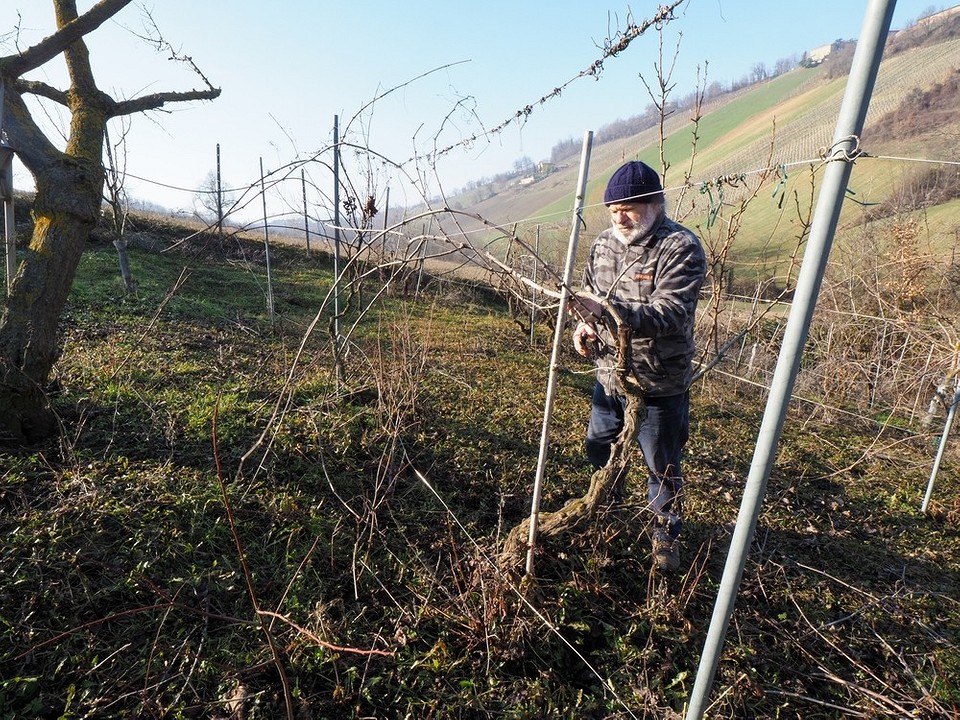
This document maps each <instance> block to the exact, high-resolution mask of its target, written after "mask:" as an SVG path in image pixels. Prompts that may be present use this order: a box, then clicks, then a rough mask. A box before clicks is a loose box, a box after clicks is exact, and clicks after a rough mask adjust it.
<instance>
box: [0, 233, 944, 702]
mask: <svg viewBox="0 0 960 720" xmlns="http://www.w3.org/2000/svg"><path fill="white" fill-rule="evenodd" d="M249 250H250V252H251V253H253V254H255V253H256V248H255V246H251V247H250V248H249ZM248 257H249V258H250V259H255V258H254V257H252V256H251V255H248ZM133 262H134V272H135V274H136V276H137V277H138V278H139V279H140V281H141V291H140V293H139V295H138V296H137V297H136V298H129V297H124V296H123V294H122V291H121V287H120V283H119V279H118V278H117V277H116V273H115V271H114V265H115V256H114V253H113V251H112V250H111V249H109V248H108V247H99V248H93V249H92V250H91V252H89V253H88V254H87V255H86V256H85V257H84V260H83V263H82V266H81V268H80V273H79V277H78V280H77V283H76V287H75V288H74V292H73V294H72V296H71V303H70V308H69V313H68V317H67V322H66V324H65V335H66V346H65V353H64V357H63V359H62V360H61V362H60V363H59V364H58V385H59V388H60V392H61V395H60V396H59V397H58V398H57V399H56V404H57V407H58V408H59V410H60V412H61V413H62V414H63V418H64V423H65V428H66V430H67V432H66V434H65V437H64V440H63V442H62V443H60V444H58V445H51V446H48V447H42V448H35V449H34V450H33V451H31V452H27V453H17V454H11V453H6V454H4V455H3V456H2V467H3V468H4V470H3V475H2V485H0V507H2V512H0V523H2V527H0V531H2V533H3V535H4V537H5V542H4V545H3V548H2V554H0V613H2V615H0V635H2V642H0V648H2V651H0V652H2V654H0V717H26V716H30V717H61V716H63V717H88V716H94V717H120V716H127V717H225V716H227V714H228V710H229V709H230V707H234V708H236V707H240V706H242V707H243V708H244V711H245V712H246V713H247V715H246V716H247V717H268V718H272V717H280V716H283V709H282V708H283V706H284V701H283V684H284V683H283V681H282V680H281V678H280V677H279V676H278V674H277V672H276V666H275V664H273V663H272V661H271V660H272V658H273V657H274V653H276V655H277V656H278V657H279V658H280V660H281V664H282V666H283V668H284V671H285V674H286V684H287V686H288V687H289V688H290V690H291V694H292V696H293V698H294V699H293V705H294V707H295V710H296V712H297V713H298V716H302V717H317V718H333V717H338V718H339V717H345V718H360V717H378V718H389V717H407V716H410V717H423V718H450V717H460V718H484V717H514V718H525V717H538V718H547V717H556V718H608V717H630V716H633V717H650V718H667V717H675V713H677V712H680V711H681V710H682V708H683V703H684V700H685V698H686V696H687V693H688V692H689V690H690V688H691V684H692V680H693V676H694V674H695V671H696V663H697V659H698V656H699V652H700V649H701V647H702V644H703V640H704V634H705V631H706V627H707V624H708V622H709V617H710V612H711V607H712V604H713V602H714V599H715V596H716V591H717V583H718V579H719V576H720V573H721V569H722V565H723V562H724V553H725V550H724V548H725V546H726V542H727V540H728V537H729V524H730V523H731V522H732V521H733V519H734V517H735V514H736V506H737V503H738V501H739V494H740V488H741V485H742V479H743V477H744V476H745V474H746V472H747V467H748V465H749V462H750V448H751V447H752V445H753V443H754V439H755V435H756V430H757V426H758V422H759V417H760V402H761V400H762V398H760V397H758V396H753V395H751V394H749V393H744V392H743V391H742V390H740V391H734V390H732V389H731V388H728V387H725V386H724V384H723V382H722V380H721V379H720V378H719V377H717V378H711V379H710V380H708V381H707V382H705V383H704V384H702V385H700V386H698V387H697V388H696V391H695V393H694V428H693V438H692V440H691V445H690V448H689V449H690V452H689V460H688V464H687V468H686V469H687V474H688V477H689V492H688V497H687V507H688V509H687V519H688V527H687V531H686V540H685V544H684V558H685V563H686V570H685V572H684V573H683V574H681V575H679V576H677V577H670V578H661V577H656V576H650V575H649V574H648V566H649V564H648V558H647V552H648V551H647V545H646V542H645V539H644V527H645V524H646V517H645V514H644V512H643V508H642V505H641V503H640V501H639V500H638V499H634V500H632V501H631V502H630V503H629V504H628V505H627V507H626V508H624V509H623V510H621V511H618V512H612V513H609V514H604V515H602V516H600V517H598V518H597V520H596V523H595V525H594V526H593V527H592V528H591V529H590V531H589V532H584V533H582V534H579V535H577V536H575V537H570V538H563V539H562V541H561V542H549V541H548V542H546V543H545V545H544V547H543V550H542V552H541V553H540V555H539V556H538V557H539V560H538V565H537V569H538V578H539V579H538V581H537V582H536V583H532V584H527V585H526V586H525V589H524V592H525V593H526V594H527V596H528V597H529V598H530V601H531V602H532V603H533V606H535V607H536V608H537V612H539V613H542V616H543V617H545V618H547V619H548V620H549V622H550V623H551V624H552V625H553V626H554V627H555V628H556V629H557V631H558V633H559V634H555V633H553V632H551V631H549V630H548V629H547V628H546V627H545V623H544V620H543V619H542V618H541V617H539V616H537V615H536V614H534V613H533V611H532V610H531V609H530V607H529V606H526V605H524V604H523V603H521V602H520V601H519V599H518V595H517V594H516V591H517V590H518V589H519V588H518V586H513V585H512V584H511V582H510V581H509V579H508V578H507V577H505V576H504V575H502V574H500V572H499V571H498V570H497V569H496V568H495V567H494V566H493V565H492V564H491V563H490V562H489V558H490V557H491V556H492V555H494V554H495V552H496V544H497V540H498V538H502V536H503V534H504V533H505V532H506V530H507V529H509V527H511V526H512V525H513V524H514V523H516V522H518V521H519V520H520V519H521V518H522V517H523V516H524V515H525V514H526V513H527V512H528V509H529V495H530V485H531V482H532V479H533V477H534V471H535V467H536V457H537V444H538V441H539V435H540V416H541V412H542V406H543V393H544V387H545V373H546V367H547V348H546V347H545V343H546V341H547V336H548V334H549V333H548V331H547V329H546V328H542V329H541V332H540V333H539V336H538V340H537V343H536V345H535V346H534V347H533V348H530V347H529V346H528V343H527V335H526V333H525V332H522V331H520V330H519V329H518V328H517V327H516V325H514V324H513V323H512V322H511V321H510V320H509V319H508V318H507V317H506V316H505V314H504V311H503V308H502V306H501V305H500V304H499V303H498V302H497V301H495V300H494V301H491V300H490V299H488V298H487V297H486V296H485V294H484V293H482V292H480V291H479V290H476V289H471V288H470V287H467V286H462V285H456V284H449V285H445V286H443V287H439V286H436V285H432V286H431V293H432V292H434V291H440V292H442V294H440V295H437V296H433V295H432V294H426V295H425V296H423V297H422V298H421V299H420V300H418V301H414V300H413V299H411V298H409V297H401V296H394V297H390V298H388V299H385V300H384V301H383V302H381V303H378V304H377V305H376V307H375V309H374V310H373V311H371V312H370V313H369V314H367V315H365V316H364V318H363V320H362V322H361V323H360V324H359V326H358V328H357V330H356V332H355V333H354V334H353V336H352V343H351V349H350V353H349V355H348V356H347V363H348V373H347V375H346V377H347V382H346V383H345V384H344V385H342V386H338V383H337V382H336V380H335V378H334V377H333V375H332V373H331V371H330V367H331V358H330V354H329V351H328V345H327V343H326V341H325V340H324V337H323V325H324V323H321V327H320V329H318V331H317V333H316V334H315V335H314V336H312V337H311V338H310V339H308V340H307V341H306V342H305V343H303V347H304V349H305V350H304V355H303V356H302V357H301V358H300V363H299V365H298V366H297V369H296V370H295V371H294V372H293V373H292V376H293V377H294V378H295V382H294V383H293V384H292V385H287V386H286V387H285V384H284V378H286V377H288V376H289V375H290V374H291V370H290V368H291V359H292V358H293V356H294V353H295V350H296V348H298V347H300V346H301V340H302V338H303V332H304V330H305V328H306V327H307V326H308V324H309V323H310V321H311V320H312V319H313V315H314V312H315V311H316V310H317V308H319V307H320V306H321V302H322V298H323V297H324V294H325V292H326V290H327V289H328V287H329V281H330V275H329V268H328V267H327V265H326V263H325V262H324V260H323V259H321V258H314V259H312V260H308V259H307V258H305V257H304V256H302V255H298V254H297V253H295V252H293V251H279V252H278V253H277V256H276V257H275V258H274V269H275V272H276V275H275V278H274V286H275V287H276V288H277V292H278V303H277V308H278V312H279V314H280V315H281V317H282V321H281V322H280V324H279V325H278V326H275V329H274V330H273V331H271V330H270V328H269V327H268V326H267V324H266V318H265V312H264V309H263V295H262V289H263V276H262V273H263V268H262V267H261V266H260V265H258V264H257V263H256V262H253V263H250V264H248V265H244V264H243V263H242V262H239V260H237V259H235V260H234V261H233V262H230V263H227V264H224V263H222V262H206V261H203V260H202V259H200V258H198V257H196V256H183V255H178V254H173V253H168V254H162V255H161V254H152V253H146V252H144V251H137V250H134V252H133ZM185 267H186V268H187V270H188V272H187V274H186V275H187V277H186V280H185V281H183V282H182V283H178V279H179V278H181V275H182V272H183V269H184V268H185ZM175 287H178V289H177V290H176V292H174V293H172V294H171V290H172V289H173V288H175ZM350 317H351V318H352V317H355V316H353V315H351V316H350ZM562 364H563V370H562V372H561V374H560V384H559V392H558V397H557V404H556V409H555V415H554V423H553V432H552V438H551V443H552V444H551V447H552V451H551V454H550V462H549V463H548V469H547V473H546V478H545V479H546V484H545V493H544V509H548V510H549V509H554V508H556V507H558V506H559V505H560V504H561V503H562V502H563V501H565V500H566V499H568V498H570V497H573V496H576V495H579V494H581V493H582V492H583V490H584V487H585V483H586V482H587V479H588V471H587V469H586V468H585V467H584V464H583V461H582V459H581V443H582V429H583V425H584V423H585V421H586V410H587V398H588V393H589V390H590V386H591V379H590V375H589V373H583V372H582V371H583V370H585V369H586V368H585V367H584V366H583V364H582V363H580V362H579V361H577V360H575V359H574V358H573V357H572V356H569V355H564V357H563V360H562ZM278 403H279V407H283V408H285V412H284V413H283V414H282V415H281V416H280V417H279V418H276V417H274V415H273V413H274V410H275V409H276V408H277V407H278ZM798 411H799V412H801V413H802V417H805V418H807V419H806V421H805V422H804V423H802V424H799V423H795V422H792V423H788V426H787V429H786V431H785V437H784V442H783V448H782V451H781V454H780V456H779V458H778V461H777V464H776V467H775V468H774V471H773V474H772V476H771V479H770V487H769V491H768V499H767V502H766V504H765V508H764V512H763V514H762V517H761V519H760V527H759V532H758V535H757V543H756V546H755V548H754V552H753V553H752V555H751V558H750V561H749V563H748V566H747V569H746V573H745V577H744V582H743V587H742V592H741V595H740V598H739V601H738V605H737V612H736V614H735V616H734V618H733V622H732V625H731V632H730V635H729V639H728V642H727V646H726V650H725V653H724V658H723V663H722V665H721V667H720V670H719V673H718V677H717V684H716V687H715V690H714V697H715V698H717V704H716V705H715V707H714V708H713V710H712V716H713V717H725V718H726V717H729V718H733V717H736V718H743V717H772V716H776V715H778V714H779V716H781V717H804V718H817V717H820V718H826V717H841V716H845V715H844V714H843V713H842V712H841V711H840V710H838V709H836V708H840V707H843V708H848V709H849V710H850V712H854V711H857V712H864V713H868V714H869V713H874V714H879V715H881V716H883V715H898V714H907V713H910V712H914V711H916V712H918V713H919V714H920V715H922V716H924V717H938V716H944V715H943V712H944V710H943V709H944V708H951V707H952V708H954V711H955V710H956V708H957V706H958V705H960V696H958V695H957V692H956V686H955V685H951V682H952V681H951V678H955V677H956V676H957V674H958V673H960V648H958V646H960V637H958V635H957V628H958V627H960V604H958V601H957V597H958V596H960V556H958V554H957V548H958V546H960V545H958V542H957V541H958V533H957V519H958V517H960V505H958V503H957V500H956V498H957V497H958V490H960V486H958V480H957V478H958V472H957V471H958V466H957V461H956V458H955V455H954V454H953V453H950V454H948V456H947V459H946V462H945V466H944V468H943V469H942V471H941V476H940V480H939V484H938V487H937V492H936V496H935V498H936V499H935V503H934V513H933V515H932V516H931V517H921V516H920V515H919V513H918V511H917V508H918V506H919V501H920V497H921V495H922V492H923V483H924V480H925V472H926V471H927V469H928V468H929V465H930V461H931V456H932V450H933V448H932V446H931V441H932V438H925V439H914V438H911V437H910V436H900V435H899V434H897V433H896V432H894V431H892V430H890V429H889V428H888V429H886V430H884V431H883V432H881V433H879V434H878V433H877V429H876V428H875V427H872V426H870V427H859V426H858V425H856V424H850V423H844V424H843V426H836V425H832V424H830V423H825V422H821V421H819V420H817V417H818V416H817V415H816V414H814V415H811V416H808V415H807V411H806V409H804V408H798ZM264 430H267V431H268V433H267V435H266V438H267V439H268V442H267V443H259V444H258V443H257V439H258V438H260V437H261V434H262V433H263V432H264ZM214 436H215V439H216V443H214ZM865 448H866V450H865ZM214 449H215V450H216V452H214ZM218 468H219V469H218ZM424 479H425V480H426V481H427V482H429V486H428V485H427V484H426V482H424ZM220 480H222V481H223V485H221V483H220ZM431 488H432V489H431ZM228 509H229V510H231V511H232V515H231V513H230V512H228ZM231 522H233V523H234V525H235V528H236V535H235V536H234V534H233V532H232V530H231ZM474 543H476V544H474ZM238 544H239V546H240V547H241V548H242V551H243V554H242V557H243V560H244V562H243V563H242V562H241V555H240V553H239V552H238V549H237V547H238ZM244 563H245V565H244ZM246 571H248V572H249V581H250V585H249V586H248V585H247V581H246V580H245V572H246ZM254 597H255V600H254V599H253V598H254ZM255 607H258V608H261V609H263V610H267V611H269V612H275V613H278V614H279V615H281V616H283V619H280V618H278V617H277V616H275V615H265V616H261V618H262V619H263V620H264V622H265V623H267V624H269V628H270V629H269V635H270V637H271V638H273V641H274V643H275V647H274V650H273V651H271V649H270V646H269V645H268V643H267V642H266V639H265V638H266V636H267V635H266V632H265V631H264V629H263V628H262V627H261V626H260V624H259V623H258V616H257V614H256V612H255ZM560 635H562V636H563V638H565V640H566V641H569V642H570V643H572V645H573V647H575V648H576V649H577V651H578V652H579V653H581V654H582V656H583V657H582V658H581V657H579V656H578V655H576V654H575V653H574V652H573V651H572V650H571V648H570V646H568V645H567V644H565V642H563V641H561V639H560ZM323 643H332V644H334V645H337V646H341V647H342V648H343V649H340V650H333V649H331V648H330V647H329V646H324V645H323ZM351 648H352V649H353V650H351ZM370 649H376V650H380V651H385V652H388V653H390V655H389V656H381V655H364V654H359V652H358V651H367V650H370ZM584 660H586V661H587V662H589V667H588V665H587V664H586V662H584ZM590 667H592V668H593V669H594V670H595V671H596V673H597V674H598V675H599V676H600V677H601V678H603V682H601V681H600V680H599V679H598V677H597V675H595V674H594V673H593V671H592V670H590V669H589V668H590ZM231 699H233V701H234V703H235V705H234V706H229V705H228V701H229V700H231ZM627 708H629V710H628V709H627ZM628 713H629V714H628Z"/></svg>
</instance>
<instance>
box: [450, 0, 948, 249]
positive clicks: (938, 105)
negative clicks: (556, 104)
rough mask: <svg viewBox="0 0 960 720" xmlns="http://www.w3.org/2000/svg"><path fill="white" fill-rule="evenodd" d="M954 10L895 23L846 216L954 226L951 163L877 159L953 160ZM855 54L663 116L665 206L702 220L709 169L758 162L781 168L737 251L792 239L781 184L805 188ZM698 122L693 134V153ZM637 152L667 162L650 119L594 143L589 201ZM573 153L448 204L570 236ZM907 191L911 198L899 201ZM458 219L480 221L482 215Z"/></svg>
mask: <svg viewBox="0 0 960 720" xmlns="http://www.w3.org/2000/svg"><path fill="white" fill-rule="evenodd" d="M958 10H960V7H958V8H953V9H951V10H948V11H944V12H941V13H938V14H937V15H935V16H931V17H929V18H926V19H924V20H923V21H920V22H918V23H917V24H916V25H914V26H913V27H910V28H906V29H904V30H901V31H899V32H896V33H891V36H890V39H889V40H888V42H887V47H886V49H885V53H884V60H883V63H882V65H881V68H880V72H879V75H878V79H877V82H876V86H875V89H874V92H873V96H872V99H871V102H870V111H869V114H868V116H867V124H866V127H865V129H864V133H863V138H862V145H861V146H862V148H863V150H865V151H866V152H867V153H868V154H869V155H870V156H871V157H870V158H864V159H862V160H860V161H858V162H857V164H856V165H855V168H854V172H853V175H852V178H851V189H852V190H853V191H854V192H856V196H851V197H855V198H856V200H857V202H859V203H861V204H859V205H858V204H857V203H846V206H847V207H845V210H844V212H845V216H844V217H845V218H847V221H848V222H849V221H852V220H853V219H854V218H859V217H860V215H862V212H861V210H860V209H861V208H865V207H869V208H871V211H870V212H871V213H872V215H873V217H877V216H879V215H882V214H885V213H886V214H889V213H892V212H895V211H903V210H905V209H916V208H917V207H920V206H921V205H922V206H923V208H924V209H925V211H926V212H927V213H928V216H929V217H931V218H933V217H935V218H936V219H937V220H938V221H939V222H942V223H943V231H944V232H945V233H947V234H950V235H952V229H953V228H956V227H957V226H958V224H960V203H958V202H957V200H956V198H955V195H956V194H957V192H958V191H957V187H958V186H960V182H958V178H957V174H956V172H955V171H954V172H953V174H952V175H951V174H950V172H949V171H945V170H944V168H943V167H938V166H936V165H934V164H930V163H920V162H910V161H907V160H886V159H879V158H911V159H924V160H936V159H950V160H954V161H955V160H956V159H957V157H960V152H958V150H960V114H958V113H956V111H955V108H956V107H958V106H960V94H958V89H957V88H958V84H960V80H958V77H960V13H958V12H957V11H958ZM850 57H852V52H847V53H845V54H840V53H838V57H837V58H836V62H831V58H828V59H827V61H825V62H823V63H822V64H820V65H817V66H809V67H798V68H796V69H793V70H791V71H789V72H786V73H784V74H782V75H780V76H778V77H776V78H773V79H771V80H767V81H765V82H760V83H757V84H755V85H752V86H750V87H748V88H746V89H742V90H740V91H738V92H736V93H730V94H728V95H727V96H722V97H720V98H718V99H715V100H713V101H712V102H711V104H710V105H709V106H707V107H705V108H704V109H703V115H702V117H701V119H700V121H699V123H698V124H697V126H696V128H694V125H693V123H692V121H691V118H690V116H691V113H690V112H689V111H685V112H680V113H675V114H674V115H673V116H672V117H670V118H668V120H667V123H666V135H667V136H666V138H665V140H664V143H663V159H664V161H665V163H666V165H667V170H666V173H665V185H666V187H667V188H668V198H669V201H670V204H671V212H672V213H674V214H677V215H679V216H681V217H683V218H684V219H685V221H686V222H687V223H688V224H690V225H697V226H701V227H706V224H707V223H708V220H709V213H710V203H711V202H713V203H716V202H718V199H719V198H718V195H719V190H717V189H714V190H713V191H712V192H709V191H710V189H711V187H713V188H716V186H715V185H714V186H711V184H710V181H711V180H713V179H716V178H718V177H721V176H724V177H728V178H741V180H739V181H735V182H734V183H733V184H734V185H740V187H741V192H742V187H743V186H756V185H757V184H758V183H759V178H760V177H761V176H762V173H761V171H762V170H763V169H764V168H774V169H778V170H773V171H771V172H769V173H768V174H767V177H766V179H765V180H764V183H763V185H764V187H766V188H767V189H765V190H761V191H759V193H758V197H757V199H756V200H755V201H754V203H753V205H752V206H751V208H750V210H749V212H748V213H747V215H746V216H745V218H744V223H743V228H742V230H741V235H740V236H739V237H738V245H739V248H740V251H741V252H743V253H745V254H747V255H753V256H756V255H760V254H774V255H775V254H776V253H777V252H778V248H780V247H785V246H792V245H793V244H795V234H796V233H795V232H794V228H793V227H792V225H793V223H791V221H790V218H789V216H785V211H784V207H783V205H784V203H783V202H782V198H783V197H784V191H786V194H787V196H790V193H791V192H792V191H793V190H797V191H798V192H800V193H801V194H806V195H807V196H809V189H808V188H809V184H810V180H809V168H810V167H811V166H812V165H815V164H816V163H817V162H818V160H819V157H820V153H821V152H823V150H824V149H825V148H826V147H827V146H828V145H829V144H830V142H831V139H832V137H833V133H834V129H835V124H836V119H837V114H838V111H839V108H840V103H841V100H842V96H843V91H844V88H845V85H846V70H847V69H848V65H847V67H844V66H843V65H842V64H838V63H843V62H844V61H845V62H847V63H849V59H850ZM694 129H696V134H697V138H698V140H697V144H696V151H695V153H694V154H693V155H692V156H691V148H692V138H693V130H694ZM634 158H637V159H642V160H644V161H646V162H648V163H649V164H651V165H652V166H653V167H656V168H661V167H662V166H661V160H660V143H659V137H658V131H657V130H656V128H650V129H647V130H643V131H642V132H639V133H637V134H634V135H631V136H629V137H624V138H618V139H616V140H610V141H608V142H602V143H596V142H595V143H594V146H593V149H592V154H591V159H590V174H589V185H588V193H587V205H588V206H598V205H600V204H601V200H602V190H603V187H604V186H605V184H606V181H607V179H608V178H609V177H610V175H611V173H612V172H613V171H614V170H615V169H616V167H618V166H619V165H620V164H621V163H622V162H623V161H625V160H629V159H634ZM578 160H579V158H578V157H575V158H573V159H572V160H571V162H570V163H569V164H566V165H564V164H556V165H555V166H552V167H547V168H545V171H544V172H540V173H538V174H534V175H533V179H532V180H530V179H528V180H527V182H526V183H520V182H514V183H512V184H505V183H501V184H500V185H498V186H497V187H496V188H495V189H491V188H486V190H485V192H478V191H477V189H474V191H473V192H471V193H464V194H462V195H460V196H458V197H457V198H455V199H454V200H453V202H452V203H451V204H452V205H453V206H454V207H461V208H463V209H467V210H469V212H471V213H477V214H478V215H480V216H481V217H483V218H485V219H487V220H489V221H492V222H495V223H498V224H501V225H510V224H511V223H515V222H518V223H522V224H523V226H524V227H529V226H530V225H531V224H536V225H538V226H540V229H541V231H542V238H541V239H542V241H543V242H545V243H546V245H545V247H549V246H550V245H551V244H553V245H565V243H566V239H567V236H568V234H569V215H570V212H571V210H572V208H573V197H574V191H575V186H576V181H577V176H578V167H577V163H578ZM951 188H953V190H952V191H951ZM774 189H776V190H777V192H776V193H775V194H774V192H773V191H774ZM481 190H482V189H481ZM723 191H724V193H725V195H724V199H725V200H727V201H730V200H732V199H735V198H736V197H737V196H736V192H737V188H736V187H732V186H729V184H728V185H727V186H726V187H725V188H724V189H723ZM491 192H492V193H493V194H490V193H491ZM484 194H486V195H490V196H489V197H484ZM774 195H776V197H775V196H774ZM909 195H912V196H913V200H912V201H911V202H913V203H914V205H915V207H913V208H909V207H906V206H905V205H904V202H905V196H909ZM481 197H482V198H483V199H480V198H481ZM585 216H586V220H587V225H588V227H587V230H586V231H587V232H589V233H594V232H596V231H597V230H599V229H600V228H601V227H603V226H604V225H605V224H606V218H605V214H604V213H603V211H602V207H591V208H590V209H588V211H587V212H586V213H585ZM462 227H463V228H464V229H465V230H467V231H468V232H470V231H476V232H484V230H483V228H482V227H481V226H480V225H473V226H471V225H470V224H469V223H467V224H465V225H463V224H462ZM488 234H490V235H491V236H492V235H493V233H488ZM555 251H556V249H555Z"/></svg>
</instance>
